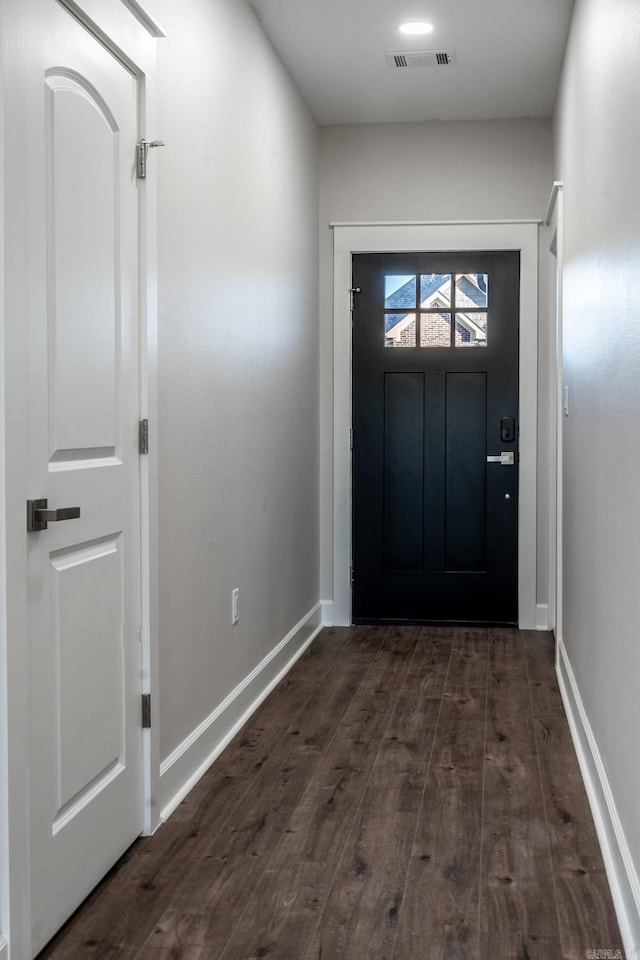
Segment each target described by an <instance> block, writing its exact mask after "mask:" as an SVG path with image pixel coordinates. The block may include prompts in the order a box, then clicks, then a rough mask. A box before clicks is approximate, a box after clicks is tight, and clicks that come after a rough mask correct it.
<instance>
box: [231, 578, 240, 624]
mask: <svg viewBox="0 0 640 960" xmlns="http://www.w3.org/2000/svg"><path fill="white" fill-rule="evenodd" d="M239 619H240V588H239V587H236V588H235V589H234V590H232V591H231V623H232V625H233V624H234V623H237V622H238V620H239Z"/></svg>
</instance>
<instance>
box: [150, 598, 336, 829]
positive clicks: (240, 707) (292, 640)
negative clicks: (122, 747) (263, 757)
mask: <svg viewBox="0 0 640 960" xmlns="http://www.w3.org/2000/svg"><path fill="white" fill-rule="evenodd" d="M323 626H324V623H323V610H322V604H321V603H317V604H316V605H315V607H313V608H312V609H311V610H310V611H309V612H308V613H307V614H305V616H304V617H302V619H301V620H300V621H299V622H298V623H297V624H296V625H295V627H293V629H292V630H290V631H289V633H288V634H287V635H286V637H284V638H283V639H282V640H281V641H280V642H279V643H278V644H276V646H275V647H274V648H273V650H271V651H270V652H269V653H268V654H267V655H266V657H264V659H263V660H261V661H260V663H259V664H258V665H257V666H256V667H254V669H253V670H252V671H251V672H250V673H249V674H247V676H246V677H245V678H244V680H241V681H240V683H239V684H238V685H237V686H236V687H235V688H234V689H233V690H232V691H231V693H229V695H228V696H227V697H225V699H224V700H223V701H222V703H220V704H219V705H218V706H217V707H216V708H215V710H213V711H212V712H211V713H210V714H209V716H208V717H205V719H204V720H203V721H202V723H200V724H198V726H197V727H196V728H195V729H194V730H192V732H191V733H190V734H189V736H187V737H185V739H184V740H183V741H182V743H180V744H178V746H177V747H176V749H175V750H173V751H172V753H170V754H169V756H168V757H167V758H166V759H165V760H163V761H162V763H161V764H160V797H161V804H160V806H161V811H160V819H161V821H164V820H166V819H167V818H168V817H169V816H170V815H171V814H172V813H173V811H174V810H175V809H176V807H177V806H178V804H180V803H181V802H182V800H184V798H185V797H186V795H187V794H188V793H189V791H190V790H192V788H193V787H194V786H195V785H196V783H197V782H198V780H200V778H201V777H202V776H203V775H204V774H205V773H206V771H207V770H208V769H209V767H210V766H211V764H212V763H213V762H214V760H215V759H216V758H217V757H218V756H219V755H220V754H221V753H222V751H223V750H224V748H225V747H226V746H227V745H228V744H229V743H230V741H231V740H232V739H233V737H234V736H235V735H236V733H237V732H238V730H240V729H241V728H242V727H243V726H244V724H245V723H246V722H247V720H248V719H249V717H250V716H251V715H252V714H253V713H254V712H255V711H256V710H257V709H258V707H259V706H260V704H261V703H262V701H263V700H265V699H266V697H268V695H269V694H270V693H271V691H272V690H273V689H274V688H275V687H276V686H277V685H278V684H279V683H280V681H281V680H282V678H283V677H284V676H286V674H287V673H288V672H289V670H290V669H291V668H292V666H293V665H294V663H295V662H296V660H298V659H299V658H300V657H301V656H302V654H303V653H304V652H305V650H306V649H307V647H309V646H310V644H311V643H312V642H313V640H315V638H316V637H317V635H318V634H319V633H320V631H321V630H322V628H323Z"/></svg>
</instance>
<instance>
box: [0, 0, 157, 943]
mask: <svg viewBox="0 0 640 960" xmlns="http://www.w3.org/2000/svg"><path fill="white" fill-rule="evenodd" d="M51 2H53V0H51ZM60 2H61V3H63V5H64V6H66V7H67V8H68V9H69V10H70V11H71V13H72V14H73V15H74V16H75V17H77V18H78V19H80V20H81V21H82V22H83V23H84V24H85V25H86V26H87V27H88V29H89V30H90V31H91V32H92V33H94V34H95V35H96V36H98V37H99V39H100V40H101V42H102V43H104V44H106V45H107V46H108V47H109V48H110V49H112V50H113V52H114V53H115V54H116V55H117V56H118V57H119V58H120V59H121V60H122V61H123V62H124V63H126V64H127V66H128V67H129V68H130V69H131V70H132V71H133V72H134V73H135V75H136V76H137V77H138V79H139V84H138V88H139V131H138V132H139V136H141V137H146V138H147V139H150V140H151V139H155V138H157V137H158V136H159V135H160V132H159V131H158V130H157V128H156V114H155V61H156V39H157V38H158V37H162V36H164V33H163V31H162V29H161V28H160V27H159V26H158V25H157V24H156V23H155V22H154V21H153V19H152V18H151V17H150V16H149V15H148V14H147V13H146V12H145V10H144V8H143V6H142V5H141V4H140V3H139V2H138V0H122V2H121V3H119V4H116V3H113V2H112V0H110V2H108V3H107V2H104V0H60ZM33 15H34V11H33V7H32V5H31V4H30V3H28V2H27V0H23V3H15V4H3V5H2V8H1V9H0V30H1V32H2V35H3V36H4V37H5V38H7V39H8V40H9V41H10V42H8V43H6V44H5V46H4V48H3V60H2V62H1V63H0V81H1V83H0V91H1V93H0V125H1V133H2V136H1V137H0V143H1V144H2V152H0V178H1V179H0V183H1V184H2V191H3V205H2V206H3V220H2V229H1V231H0V264H1V265H0V270H1V271H2V275H3V279H4V298H3V299H2V300H1V301H0V377H1V378H2V389H0V423H1V425H2V436H3V437H4V440H3V442H0V611H4V615H2V614H0V960H5V958H6V960H30V958H31V914H30V904H29V896H28V891H29V890H30V888H31V883H30V875H29V869H30V868H29V864H30V859H31V858H30V838H29V786H30V785H29V770H28V764H27V763H26V758H27V756H28V752H29V703H28V689H29V687H28V681H29V651H28V645H27V642H26V637H27V584H26V526H25V523H26V521H25V501H26V498H27V496H28V493H27V437H26V423H27V418H26V410H27V391H26V383H27V377H26V369H27V342H26V336H25V324H24V323H23V318H24V316H25V315H26V312H27V311H26V307H25V304H26V302H27V298H28V295H29V291H28V286H27V284H26V282H25V277H26V262H27V258H28V249H29V243H30V237H29V232H28V225H27V223H26V217H25V210H26V196H27V191H28V187H29V184H28V169H27V164H26V163H25V143H26V140H25V130H24V126H23V124H22V119H21V118H22V116H24V103H23V93H22V91H23V90H24V89H25V84H24V80H23V78H24V77H25V76H27V72H28V70H29V69H30V66H31V63H30V60H31V55H30V45H29V39H30V23H31V22H32V17H33ZM156 153H157V151H154V154H156ZM154 161H156V157H155V156H154V157H153V158H152V159H151V162H150V163H149V165H148V179H147V181H146V182H144V183H141V184H140V185H139V193H138V196H139V225H140V226H139V229H140V417H147V418H148V419H149V422H150V434H151V436H150V453H149V456H148V457H143V458H141V472H140V483H141V489H140V501H141V550H142V561H141V563H142V578H141V579H142V637H141V639H142V647H143V676H142V689H143V691H145V692H150V693H151V694H152V698H151V703H152V727H151V729H150V730H145V731H144V732H143V736H144V761H143V767H144V780H145V783H144V797H145V801H144V803H145V809H144V812H143V822H144V832H146V833H150V832H153V830H154V829H155V828H156V827H157V825H158V823H159V820H160V818H159V811H158V809H157V803H156V802H155V800H156V797H157V795H158V781H159V743H158V724H157V700H158V697H157V686H158V670H157V662H158V613H157V611H158V561H157V553H158V551H157V544H158V499H157V473H158V468H157V442H156V439H155V438H156V431H155V425H156V423H157V399H156V383H157V288H156V273H157V271H156V234H157V231H156V221H157V212H156V178H155V175H154V170H155V166H156V163H155V162H154ZM132 163H133V158H132ZM25 251H26V253H25ZM154 721H155V723H154ZM9 825H10V829H9Z"/></svg>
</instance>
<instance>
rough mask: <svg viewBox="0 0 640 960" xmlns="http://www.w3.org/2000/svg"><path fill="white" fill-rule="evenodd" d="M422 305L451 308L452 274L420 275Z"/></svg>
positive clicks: (424, 306)
mask: <svg viewBox="0 0 640 960" xmlns="http://www.w3.org/2000/svg"><path fill="white" fill-rule="evenodd" d="M420 306H421V307H423V308H425V309H426V308H427V307H430V308H433V307H444V308H445V309H447V310H449V309H450V308H451V274H450V273H423V274H422V275H421V277H420Z"/></svg>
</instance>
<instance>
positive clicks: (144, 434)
mask: <svg viewBox="0 0 640 960" xmlns="http://www.w3.org/2000/svg"><path fill="white" fill-rule="evenodd" d="M138 453H149V421H148V420H140V421H139V422H138Z"/></svg>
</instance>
